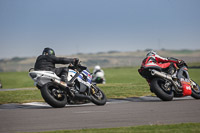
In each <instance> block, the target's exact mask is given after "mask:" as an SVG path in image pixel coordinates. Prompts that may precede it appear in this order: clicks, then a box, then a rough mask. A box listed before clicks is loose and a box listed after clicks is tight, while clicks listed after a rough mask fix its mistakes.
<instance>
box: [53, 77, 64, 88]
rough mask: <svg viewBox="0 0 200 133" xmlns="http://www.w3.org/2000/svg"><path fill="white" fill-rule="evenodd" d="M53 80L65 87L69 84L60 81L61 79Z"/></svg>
mask: <svg viewBox="0 0 200 133" xmlns="http://www.w3.org/2000/svg"><path fill="white" fill-rule="evenodd" d="M52 81H53V82H55V83H57V84H59V85H61V86H63V87H65V88H66V87H67V84H66V83H65V82H63V81H60V80H57V79H52Z"/></svg>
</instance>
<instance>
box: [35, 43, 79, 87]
mask: <svg viewBox="0 0 200 133" xmlns="http://www.w3.org/2000/svg"><path fill="white" fill-rule="evenodd" d="M78 62H79V59H78V58H63V57H56V56H55V52H54V50H53V49H52V48H48V47H47V48H44V50H43V52H42V55H40V56H38V57H37V59H36V62H35V66H34V69H35V70H45V71H53V72H55V74H56V75H57V76H59V77H61V80H62V81H64V82H66V83H67V85H68V86H73V83H72V82H70V81H68V80H67V75H68V68H67V67H60V68H56V67H55V64H70V63H71V64H73V65H77V64H78Z"/></svg>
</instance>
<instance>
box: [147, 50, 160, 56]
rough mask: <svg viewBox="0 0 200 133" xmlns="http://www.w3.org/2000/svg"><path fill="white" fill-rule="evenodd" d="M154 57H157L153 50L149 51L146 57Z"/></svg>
mask: <svg viewBox="0 0 200 133" xmlns="http://www.w3.org/2000/svg"><path fill="white" fill-rule="evenodd" d="M152 55H157V54H156V52H154V51H153V50H151V51H149V52H148V53H147V55H146V57H148V56H152Z"/></svg>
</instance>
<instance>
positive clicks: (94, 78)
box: [92, 71, 106, 84]
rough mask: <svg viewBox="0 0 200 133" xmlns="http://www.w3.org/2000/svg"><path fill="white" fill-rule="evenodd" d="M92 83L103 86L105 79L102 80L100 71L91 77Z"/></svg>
mask: <svg viewBox="0 0 200 133" xmlns="http://www.w3.org/2000/svg"><path fill="white" fill-rule="evenodd" d="M92 82H93V83H94V84H105V83H106V81H105V78H104V73H102V72H101V71H99V72H96V73H95V74H93V75H92Z"/></svg>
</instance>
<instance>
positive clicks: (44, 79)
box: [29, 63, 107, 108]
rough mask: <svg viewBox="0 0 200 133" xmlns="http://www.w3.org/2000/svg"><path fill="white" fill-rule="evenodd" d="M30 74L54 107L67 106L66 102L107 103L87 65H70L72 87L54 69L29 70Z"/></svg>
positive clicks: (44, 97)
mask: <svg viewBox="0 0 200 133" xmlns="http://www.w3.org/2000/svg"><path fill="white" fill-rule="evenodd" d="M29 76H30V77H31V78H32V79H33V81H34V84H35V85H36V86H37V88H38V89H40V91H41V95H42V97H43V99H44V100H45V102H47V103H48V104H49V105H51V106H52V107H54V108H62V107H65V105H66V104H73V103H77V102H78V103H83V102H84V103H85V102H90V101H91V102H93V103H94V104H96V105H105V104H106V101H107V99H106V96H105V94H104V93H103V91H102V90H101V89H100V88H99V87H97V86H96V85H95V84H92V76H91V73H90V72H89V70H88V69H87V67H85V66H81V65H80V63H79V64H78V65H77V66H69V72H68V81H71V82H72V83H74V85H73V86H72V87H68V86H67V84H66V83H65V82H63V81H61V78H60V77H58V76H57V75H56V74H55V73H54V72H52V71H34V70H33V71H32V69H31V70H30V71H29Z"/></svg>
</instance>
